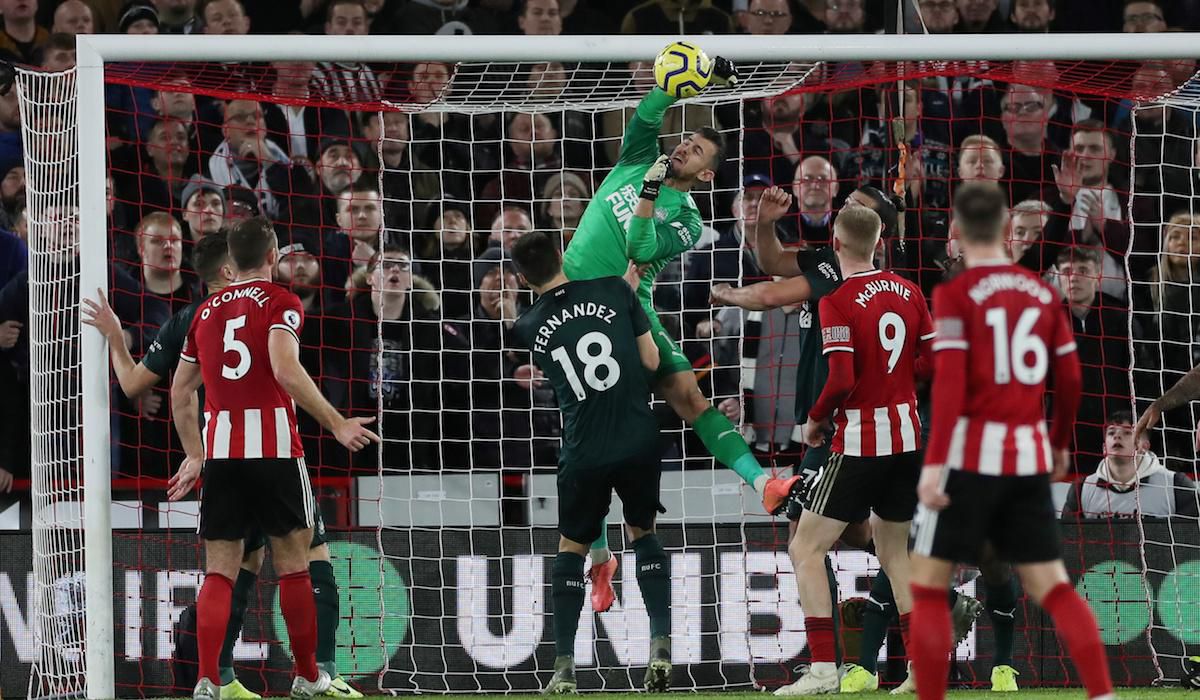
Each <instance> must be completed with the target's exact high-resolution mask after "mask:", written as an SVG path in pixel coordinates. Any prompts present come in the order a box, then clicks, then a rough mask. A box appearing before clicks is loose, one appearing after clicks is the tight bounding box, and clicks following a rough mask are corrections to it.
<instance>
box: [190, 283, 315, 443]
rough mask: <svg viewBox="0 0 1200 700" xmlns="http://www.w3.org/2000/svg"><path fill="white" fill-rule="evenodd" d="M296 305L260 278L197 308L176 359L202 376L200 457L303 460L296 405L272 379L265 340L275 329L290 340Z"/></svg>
mask: <svg viewBox="0 0 1200 700" xmlns="http://www.w3.org/2000/svg"><path fill="white" fill-rule="evenodd" d="M303 323H304V312H303V307H302V306H301V304H300V299H299V298H298V297H297V296H296V295H295V294H292V293H291V292H289V291H288V290H286V289H284V288H283V287H280V286H278V285H275V284H272V283H271V282H268V281H266V280H261V279H259V280H246V281H243V282H235V283H233V284H232V285H230V286H229V287H227V288H226V289H225V290H223V291H222V292H221V293H219V294H214V295H212V296H210V297H209V298H208V299H206V300H205V301H204V303H203V304H201V305H200V308H199V309H197V311H196V315H195V317H194V318H193V320H192V326H191V329H190V330H189V331H188V337H187V341H186V342H185V343H184V346H183V352H182V353H181V354H180V359H181V360H183V361H185V362H193V363H195V362H198V363H200V372H201V374H202V375H203V377H204V388H205V397H204V416H203V418H204V420H203V425H204V427H203V430H202V437H203V440H204V456H205V458H206V459H287V458H292V457H303V456H304V448H303V447H302V446H301V444H300V435H299V433H297V431H296V407H295V404H294V403H293V401H292V398H291V397H290V396H289V395H288V394H287V392H286V391H284V390H283V387H281V386H280V385H279V382H277V381H276V380H275V373H274V371H273V370H272V368H271V361H270V352H269V350H268V348H267V339H268V337H269V336H270V334H271V331H272V330H274V329H281V330H284V331H286V332H288V333H290V334H292V335H294V336H296V342H299V338H300V328H301V327H302V325H303Z"/></svg>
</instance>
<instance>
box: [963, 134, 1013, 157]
mask: <svg viewBox="0 0 1200 700" xmlns="http://www.w3.org/2000/svg"><path fill="white" fill-rule="evenodd" d="M972 148H980V149H983V148H990V149H992V150H993V151H995V152H996V153H997V154H1001V155H1002V152H1001V150H1000V144H998V143H996V139H993V138H992V137H991V136H988V135H986V134H971V135H970V136H968V137H967V138H965V139H963V142H962V143H961V144H959V146H958V153H959V158H961V157H962V153H963V151H969V150H971V149H972Z"/></svg>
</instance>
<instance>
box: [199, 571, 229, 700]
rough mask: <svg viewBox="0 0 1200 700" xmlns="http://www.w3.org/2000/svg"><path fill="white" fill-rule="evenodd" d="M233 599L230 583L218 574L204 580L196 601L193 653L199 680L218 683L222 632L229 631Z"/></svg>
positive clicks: (223, 636) (206, 576)
mask: <svg viewBox="0 0 1200 700" xmlns="http://www.w3.org/2000/svg"><path fill="white" fill-rule="evenodd" d="M232 600H233V581H230V580H229V579H228V578H227V577H225V576H222V575H221V574H215V573H209V574H207V575H205V577H204V585H203V586H201V587H200V595H199V596H198V597H197V598H196V651H197V654H198V656H199V657H200V675H199V677H200V678H207V679H208V680H210V681H212V682H213V683H216V684H218V685H219V684H220V683H221V673H220V670H219V668H218V659H219V657H220V655H221V642H222V641H224V639H225V630H226V629H228V628H229V608H230V606H231V603H232Z"/></svg>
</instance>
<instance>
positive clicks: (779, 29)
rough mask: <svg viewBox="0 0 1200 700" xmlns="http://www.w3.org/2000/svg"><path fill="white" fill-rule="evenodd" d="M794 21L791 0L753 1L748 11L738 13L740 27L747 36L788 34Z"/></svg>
mask: <svg viewBox="0 0 1200 700" xmlns="http://www.w3.org/2000/svg"><path fill="white" fill-rule="evenodd" d="M792 19H793V15H792V7H791V2H789V0H751V1H750V5H749V6H748V7H747V9H746V11H745V12H739V13H738V25H739V26H740V27H741V28H742V31H744V32H746V33H747V34H758V35H777V34H788V33H790V32H791V31H792Z"/></svg>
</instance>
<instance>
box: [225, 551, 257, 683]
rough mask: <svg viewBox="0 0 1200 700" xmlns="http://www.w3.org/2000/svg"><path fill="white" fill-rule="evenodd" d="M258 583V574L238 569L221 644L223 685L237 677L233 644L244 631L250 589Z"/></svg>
mask: <svg viewBox="0 0 1200 700" xmlns="http://www.w3.org/2000/svg"><path fill="white" fill-rule="evenodd" d="M256 583H258V574H256V573H254V572H252V571H247V570H245V569H238V577H237V581H236V582H234V584H233V597H232V599H231V600H230V605H229V625H228V626H227V627H226V628H225V641H224V643H222V644H221V656H220V659H219V660H218V661H217V664H218V665H219V666H220V675H221V685H229V684H230V683H232V682H233V681H234V679H235V678H236V677H237V676H236V674H234V672H233V645H234V644H237V638H238V636H239V635H240V634H241V633H242V625H243V624H245V621H246V608H248V607H249V606H250V591H252V590H254V586H255V584H256Z"/></svg>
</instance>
